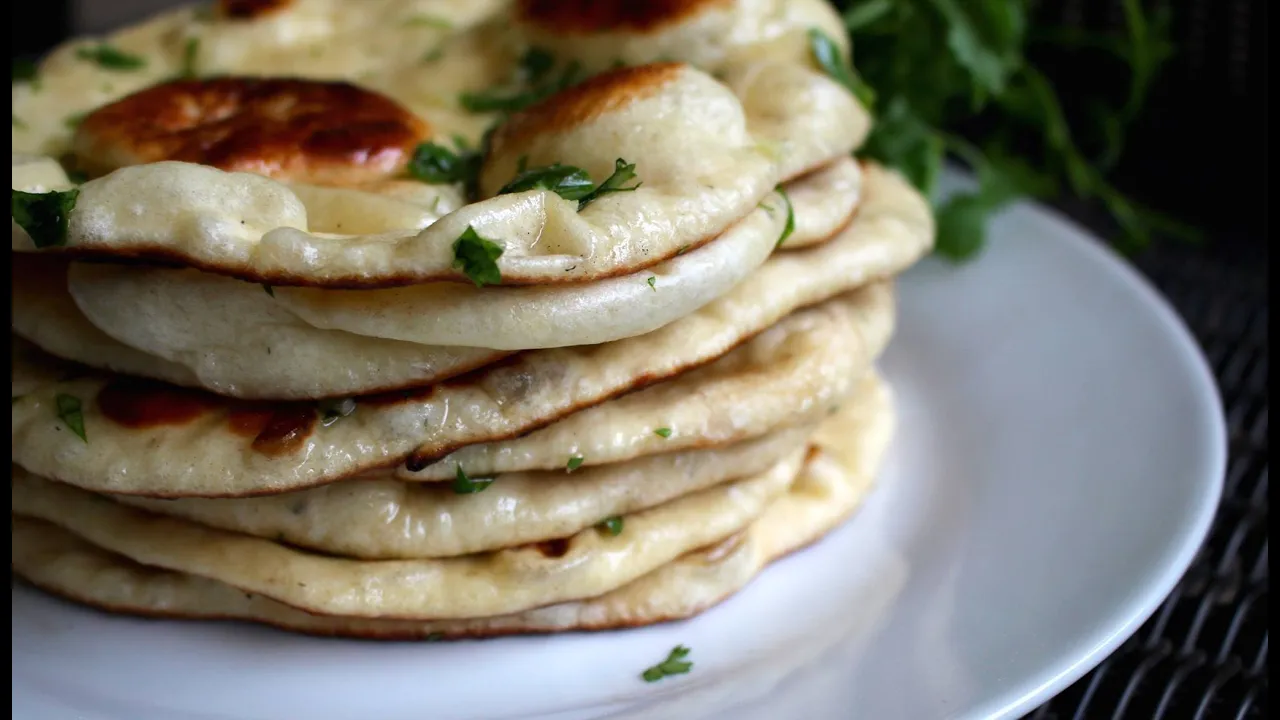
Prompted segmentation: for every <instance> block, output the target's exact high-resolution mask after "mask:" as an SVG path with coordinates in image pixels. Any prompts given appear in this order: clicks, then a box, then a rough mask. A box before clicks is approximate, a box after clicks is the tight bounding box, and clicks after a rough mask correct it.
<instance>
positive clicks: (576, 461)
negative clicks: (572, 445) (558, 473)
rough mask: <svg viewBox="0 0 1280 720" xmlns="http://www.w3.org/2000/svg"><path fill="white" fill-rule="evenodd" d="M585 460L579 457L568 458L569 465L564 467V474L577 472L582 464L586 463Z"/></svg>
mask: <svg viewBox="0 0 1280 720" xmlns="http://www.w3.org/2000/svg"><path fill="white" fill-rule="evenodd" d="M586 460H587V459H586V458H585V457H583V456H581V455H571V456H569V463H568V464H567V465H565V466H564V468H565V472H573V471H574V470H577V469H578V468H580V467H582V463H584V462H586Z"/></svg>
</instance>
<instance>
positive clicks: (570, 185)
mask: <svg viewBox="0 0 1280 720" xmlns="http://www.w3.org/2000/svg"><path fill="white" fill-rule="evenodd" d="M522 160H523V159H522ZM594 187H595V183H593V182H591V176H590V175H588V174H587V171H586V170H583V169H582V168H577V167H574V166H572V165H561V164H560V163H556V164H554V165H548V166H546V167H539V168H533V169H532V170H521V171H520V172H519V174H517V175H516V177H515V179H514V180H512V181H511V182H509V183H507V184H506V185H503V186H502V189H501V190H499V191H498V194H499V195H506V194H508V193H517V192H525V191H528V190H550V191H552V192H554V193H555V194H557V195H559V196H560V197H562V198H564V199H565V200H581V199H582V198H584V197H586V196H587V195H589V194H591V190H592V188H594Z"/></svg>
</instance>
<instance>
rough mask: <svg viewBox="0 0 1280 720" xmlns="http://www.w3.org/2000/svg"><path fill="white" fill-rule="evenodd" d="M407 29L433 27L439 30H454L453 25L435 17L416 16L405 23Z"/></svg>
mask: <svg viewBox="0 0 1280 720" xmlns="http://www.w3.org/2000/svg"><path fill="white" fill-rule="evenodd" d="M404 24H405V27H432V28H435V29H437V30H452V29H453V23H451V22H449V21H448V20H446V19H444V18H442V17H436V16H434V15H421V14H420V15H414V16H413V17H411V18H409V19H408V20H405V21H404Z"/></svg>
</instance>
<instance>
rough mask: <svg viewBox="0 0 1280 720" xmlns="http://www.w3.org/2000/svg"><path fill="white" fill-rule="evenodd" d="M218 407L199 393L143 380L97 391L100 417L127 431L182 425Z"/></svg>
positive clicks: (127, 380) (111, 384) (115, 383)
mask: <svg viewBox="0 0 1280 720" xmlns="http://www.w3.org/2000/svg"><path fill="white" fill-rule="evenodd" d="M221 404H222V403H220V402H219V401H218V398H217V397H216V396H215V395H213V394H211V393H207V392H204V391H202V390H192V389H190V388H183V387H178V386H176V385H168V384H166V383H162V382H157V381H155V380H145V379H142V378H131V377H117V378H115V379H113V380H112V381H111V382H109V383H107V384H106V385H104V386H103V387H102V389H101V390H99V391H98V409H99V410H101V411H102V414H103V416H105V417H106V418H107V419H108V420H111V421H112V422H114V423H116V424H117V425H123V426H124V427H128V428H139V429H140V428H151V427H158V426H161V425H182V424H184V423H188V422H191V421H192V420H195V419H196V418H198V417H200V416H201V415H203V414H205V413H206V412H211V411H213V410H215V409H217V408H218V406H219V405H221Z"/></svg>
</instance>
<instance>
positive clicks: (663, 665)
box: [640, 645, 693, 682]
mask: <svg viewBox="0 0 1280 720" xmlns="http://www.w3.org/2000/svg"><path fill="white" fill-rule="evenodd" d="M688 656H689V648H687V647H685V646H683V645H677V646H675V647H674V648H672V649H671V652H670V653H668V654H667V659H666V660H663V661H662V662H660V663H658V664H657V665H654V666H653V667H651V668H649V669H647V670H645V671H644V672H643V673H641V674H640V677H642V678H644V681H645V682H658V681H659V680H661V679H662V678H664V677H670V676H672V675H683V674H685V673H687V672H689V671H690V670H692V669H693V663H692V662H689V661H687V660H685V658H686V657H688Z"/></svg>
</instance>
